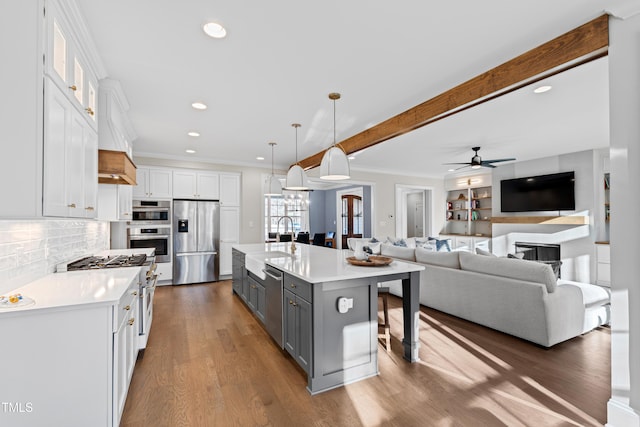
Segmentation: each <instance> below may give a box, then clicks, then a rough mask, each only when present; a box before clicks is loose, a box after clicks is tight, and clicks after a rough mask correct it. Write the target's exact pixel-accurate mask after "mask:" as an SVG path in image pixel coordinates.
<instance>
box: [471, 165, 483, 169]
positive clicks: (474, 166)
mask: <svg viewBox="0 0 640 427" xmlns="http://www.w3.org/2000/svg"><path fill="white" fill-rule="evenodd" d="M481 167H482V166H480V165H471V169H480V168H481Z"/></svg>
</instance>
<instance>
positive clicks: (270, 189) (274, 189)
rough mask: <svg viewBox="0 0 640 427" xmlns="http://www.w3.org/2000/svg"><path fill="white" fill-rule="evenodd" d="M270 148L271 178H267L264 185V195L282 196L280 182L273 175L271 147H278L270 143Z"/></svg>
mask: <svg viewBox="0 0 640 427" xmlns="http://www.w3.org/2000/svg"><path fill="white" fill-rule="evenodd" d="M269 145H270V146H271V176H270V177H269V178H267V180H266V181H265V183H264V195H265V196H281V195H282V184H280V180H279V179H278V178H276V175H275V174H274V173H273V147H275V146H276V145H278V144H277V143H275V142H270V143H269Z"/></svg>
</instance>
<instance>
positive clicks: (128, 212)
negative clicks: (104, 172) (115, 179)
mask: <svg viewBox="0 0 640 427" xmlns="http://www.w3.org/2000/svg"><path fill="white" fill-rule="evenodd" d="M98 187H99V188H98V195H99V198H98V218H99V219H101V220H104V221H130V220H131V217H132V215H133V202H132V196H131V193H132V190H133V187H132V186H131V185H114V184H99V185H98Z"/></svg>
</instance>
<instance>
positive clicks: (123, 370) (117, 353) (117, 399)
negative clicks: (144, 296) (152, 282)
mask: <svg viewBox="0 0 640 427" xmlns="http://www.w3.org/2000/svg"><path fill="white" fill-rule="evenodd" d="M136 283H137V282H136ZM137 295H138V291H137V286H135V287H131V288H129V290H127V292H126V293H125V295H123V297H122V298H121V299H120V302H119V303H118V305H117V307H114V315H113V319H114V321H116V322H115V325H114V332H113V390H114V402H113V421H114V422H113V425H114V426H118V425H120V418H121V417H122V411H123V410H124V404H125V402H126V400H127V391H128V390H129V383H130V381H131V375H133V368H134V367H135V363H136V357H137V354H138V341H137V338H138V334H137V326H138V324H137V322H139V314H138V307H139V304H138V296H137Z"/></svg>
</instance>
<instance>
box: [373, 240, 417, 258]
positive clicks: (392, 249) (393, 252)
mask: <svg viewBox="0 0 640 427" xmlns="http://www.w3.org/2000/svg"><path fill="white" fill-rule="evenodd" d="M380 253H381V254H382V255H384V256H390V257H392V258H398V259H404V260H407V261H415V260H416V257H415V249H413V248H405V247H402V246H394V245H391V244H389V243H383V244H382V245H381V246H380Z"/></svg>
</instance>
